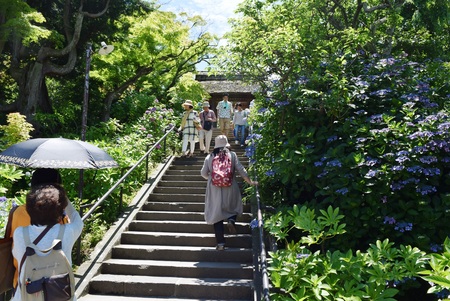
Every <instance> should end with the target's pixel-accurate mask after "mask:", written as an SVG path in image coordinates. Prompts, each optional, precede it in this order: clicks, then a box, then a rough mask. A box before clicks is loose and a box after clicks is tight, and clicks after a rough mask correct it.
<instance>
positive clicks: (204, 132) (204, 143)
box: [199, 101, 217, 154]
mask: <svg viewBox="0 0 450 301" xmlns="http://www.w3.org/2000/svg"><path fill="white" fill-rule="evenodd" d="M216 120H217V119H216V114H215V113H214V111H213V110H210V109H209V102H207V101H205V102H203V111H201V112H200V122H201V124H202V129H201V130H200V133H199V139H200V153H201V154H208V153H209V148H210V146H211V139H212V134H213V122H216Z"/></svg>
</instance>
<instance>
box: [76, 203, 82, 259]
mask: <svg viewBox="0 0 450 301" xmlns="http://www.w3.org/2000/svg"><path fill="white" fill-rule="evenodd" d="M79 213H80V216H83V206H82V205H81V200H80V210H79ZM82 231H83V230H82ZM81 236H82V235H80V236H79V237H78V239H77V252H76V254H77V258H76V261H75V263H76V265H80V264H81Z"/></svg>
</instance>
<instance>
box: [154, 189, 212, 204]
mask: <svg viewBox="0 0 450 301" xmlns="http://www.w3.org/2000/svg"><path fill="white" fill-rule="evenodd" d="M148 201H149V202H182V203H184V202H205V191H203V193H196V194H180V193H178V189H177V191H176V193H175V192H174V193H152V194H151V195H150V196H149V198H148Z"/></svg>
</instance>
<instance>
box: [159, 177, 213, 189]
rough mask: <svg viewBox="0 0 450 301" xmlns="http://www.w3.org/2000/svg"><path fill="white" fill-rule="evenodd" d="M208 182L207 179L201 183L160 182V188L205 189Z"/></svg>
mask: <svg viewBox="0 0 450 301" xmlns="http://www.w3.org/2000/svg"><path fill="white" fill-rule="evenodd" d="M207 184H208V182H207V181H206V180H205V179H202V180H201V181H159V182H158V187H192V186H194V187H205V188H206V185H207Z"/></svg>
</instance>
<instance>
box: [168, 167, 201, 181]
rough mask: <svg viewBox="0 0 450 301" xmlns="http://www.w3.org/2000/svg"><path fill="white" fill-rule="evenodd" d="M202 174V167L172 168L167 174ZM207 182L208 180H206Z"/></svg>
mask: <svg viewBox="0 0 450 301" xmlns="http://www.w3.org/2000/svg"><path fill="white" fill-rule="evenodd" d="M199 174H200V168H199V169H198V170H197V169H187V170H180V169H172V170H167V171H166V173H165V175H168V176H171V175H175V176H178V175H183V176H184V175H189V176H198V175H199ZM204 181H205V183H206V180H204Z"/></svg>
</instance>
